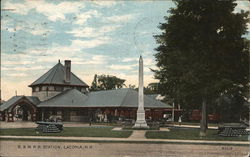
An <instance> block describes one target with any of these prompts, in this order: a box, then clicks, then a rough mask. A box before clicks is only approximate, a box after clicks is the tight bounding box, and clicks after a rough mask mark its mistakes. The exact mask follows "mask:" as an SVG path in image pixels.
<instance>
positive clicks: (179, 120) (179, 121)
mask: <svg viewBox="0 0 250 157" xmlns="http://www.w3.org/2000/svg"><path fill="white" fill-rule="evenodd" d="M181 117H182V116H180V117H179V119H178V123H179V126H181Z"/></svg>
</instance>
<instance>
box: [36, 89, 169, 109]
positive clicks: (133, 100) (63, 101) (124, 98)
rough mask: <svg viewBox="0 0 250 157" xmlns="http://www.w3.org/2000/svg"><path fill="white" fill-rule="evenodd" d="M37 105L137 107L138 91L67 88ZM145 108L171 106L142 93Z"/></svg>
mask: <svg viewBox="0 0 250 157" xmlns="http://www.w3.org/2000/svg"><path fill="white" fill-rule="evenodd" d="M38 107H136V108H137V107H138V92H137V91H136V90H133V89H128V88H124V89H116V90H104V91H96V92H90V93H88V94H83V93H81V92H80V91H78V90H76V89H68V90H65V91H64V92H62V93H61V94H59V95H57V96H55V97H53V98H51V99H49V100H46V101H43V102H41V103H40V104H39V105H38ZM144 107H145V108H172V106H170V105H168V104H165V103H163V102H161V101H158V100H156V99H154V98H151V97H149V96H146V95H144Z"/></svg>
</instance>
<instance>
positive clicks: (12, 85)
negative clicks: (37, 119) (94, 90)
mask: <svg viewBox="0 0 250 157" xmlns="http://www.w3.org/2000/svg"><path fill="white" fill-rule="evenodd" d="M237 4H238V5H237V7H236V10H235V11H236V12H237V11H240V10H241V9H242V10H250V8H249V6H250V3H249V2H248V1H238V2H237ZM1 6H2V8H1V94H2V99H3V100H8V99H9V98H10V97H12V96H14V95H15V91H17V94H18V95H27V96H28V95H31V88H29V87H28V85H30V84H31V83H32V82H34V81H35V80H36V79H38V78H39V77H40V76H42V75H43V74H44V73H45V72H47V71H48V70H49V69H50V68H52V67H53V66H54V65H55V64H57V63H58V60H59V59H60V61H61V63H62V64H64V60H71V70H72V72H73V73H74V74H76V75H77V76H78V77H79V78H81V79H82V80H83V81H84V82H86V83H87V84H88V85H91V82H92V81H93V78H94V75H95V74H98V75H101V74H106V75H114V76H117V77H119V78H122V79H125V80H126V82H125V84H126V85H130V84H131V85H137V84H138V59H139V56H140V55H142V56H143V59H144V84H145V85H147V84H148V83H151V82H157V80H155V79H154V74H153V72H152V71H151V70H150V69H156V68H157V67H156V66H155V58H154V54H155V53H156V51H155V50H154V49H155V48H156V47H157V44H156V42H155V39H154V37H153V36H154V35H157V34H160V33H161V31H160V30H159V29H158V26H159V23H162V22H164V21H165V20H164V16H168V15H169V14H168V12H167V11H168V10H169V8H171V7H175V5H174V3H173V2H172V1H82V0H71V1H69V0H65V1H63V0H60V1H59V0H47V1H46V0H39V1H38V0H1ZM248 28H249V30H250V25H248ZM247 38H249V39H250V37H249V34H248V35H247Z"/></svg>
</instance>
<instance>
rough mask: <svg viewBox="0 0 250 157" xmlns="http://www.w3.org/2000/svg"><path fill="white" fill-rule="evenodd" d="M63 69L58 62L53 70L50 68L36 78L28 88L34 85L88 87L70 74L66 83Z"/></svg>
mask: <svg viewBox="0 0 250 157" xmlns="http://www.w3.org/2000/svg"><path fill="white" fill-rule="evenodd" d="M64 75H65V69H64V66H63V65H62V64H61V63H60V62H59V63H57V64H56V65H55V66H54V67H53V68H51V69H50V70H49V71H48V72H46V73H45V74H44V75H42V76H41V77H40V78H38V79H37V80H36V81H35V82H33V83H32V84H31V85H29V87H32V86H35V85H41V84H46V85H50V84H52V85H73V86H84V87H88V85H87V84H86V83H85V82H83V81H82V80H81V79H80V78H78V77H77V76H76V75H75V74H74V73H72V72H71V78H70V82H69V83H66V82H65V81H64Z"/></svg>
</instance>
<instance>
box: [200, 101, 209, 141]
mask: <svg viewBox="0 0 250 157" xmlns="http://www.w3.org/2000/svg"><path fill="white" fill-rule="evenodd" d="M206 131H207V102H206V100H205V99H203V100H202V110H201V123H200V136H201V137H203V136H206Z"/></svg>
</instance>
